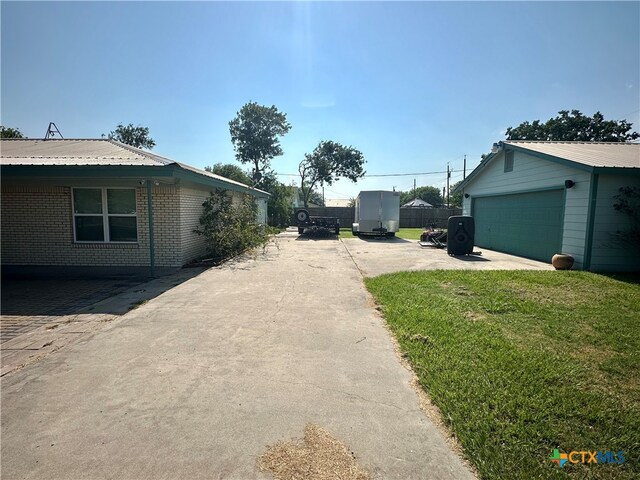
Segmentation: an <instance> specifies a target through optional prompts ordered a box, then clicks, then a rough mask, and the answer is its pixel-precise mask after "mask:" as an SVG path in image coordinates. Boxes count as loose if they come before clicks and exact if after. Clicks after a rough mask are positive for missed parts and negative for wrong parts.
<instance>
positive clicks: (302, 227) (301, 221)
mask: <svg viewBox="0 0 640 480" xmlns="http://www.w3.org/2000/svg"><path fill="white" fill-rule="evenodd" d="M295 216H296V222H297V224H298V234H299V235H302V234H303V233H305V231H311V232H317V231H321V230H325V231H329V232H333V233H335V234H336V235H340V222H339V220H338V218H337V217H312V216H311V215H309V212H308V211H307V210H305V209H304V208H300V209H298V210H296V212H295Z"/></svg>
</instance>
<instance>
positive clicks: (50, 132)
mask: <svg viewBox="0 0 640 480" xmlns="http://www.w3.org/2000/svg"><path fill="white" fill-rule="evenodd" d="M56 134H57V135H59V136H60V138H64V137H63V136H62V134H61V133H60V130H58V127H56V124H55V123H53V122H49V128H47V134H46V135H45V136H44V139H45V140H49V139H50V138H53V137H55V136H56Z"/></svg>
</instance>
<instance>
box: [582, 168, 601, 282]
mask: <svg viewBox="0 0 640 480" xmlns="http://www.w3.org/2000/svg"><path fill="white" fill-rule="evenodd" d="M597 198H598V174H597V173H592V174H591V185H590V186H589V212H588V217H587V233H586V236H585V239H584V262H583V263H582V269H583V270H591V250H592V249H593V228H594V225H595V216H596V200H597Z"/></svg>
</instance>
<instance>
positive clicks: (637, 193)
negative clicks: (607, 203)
mask: <svg viewBox="0 0 640 480" xmlns="http://www.w3.org/2000/svg"><path fill="white" fill-rule="evenodd" d="M618 191H619V193H618V194H617V195H614V197H613V198H614V199H615V200H616V203H614V204H613V208H614V210H616V211H617V212H620V213H623V214H625V215H627V216H628V217H629V220H630V223H631V225H630V228H629V229H628V230H626V231H618V232H616V233H615V236H616V237H618V239H619V240H622V241H623V242H624V243H626V244H630V245H631V246H632V247H635V248H638V247H640V187H620V189H619V190H618Z"/></svg>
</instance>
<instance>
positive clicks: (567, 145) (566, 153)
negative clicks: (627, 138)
mask: <svg viewBox="0 0 640 480" xmlns="http://www.w3.org/2000/svg"><path fill="white" fill-rule="evenodd" d="M503 143H504V144H505V145H513V146H515V147H520V148H523V149H526V150H530V151H532V152H537V153H542V154H544V155H551V156H553V157H558V158H563V159H565V160H569V161H571V162H576V163H580V164H582V165H588V166H590V167H610V168H611V167H612V168H640V143H613V142H542V141H525V140H507V141H505V142H503Z"/></svg>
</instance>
